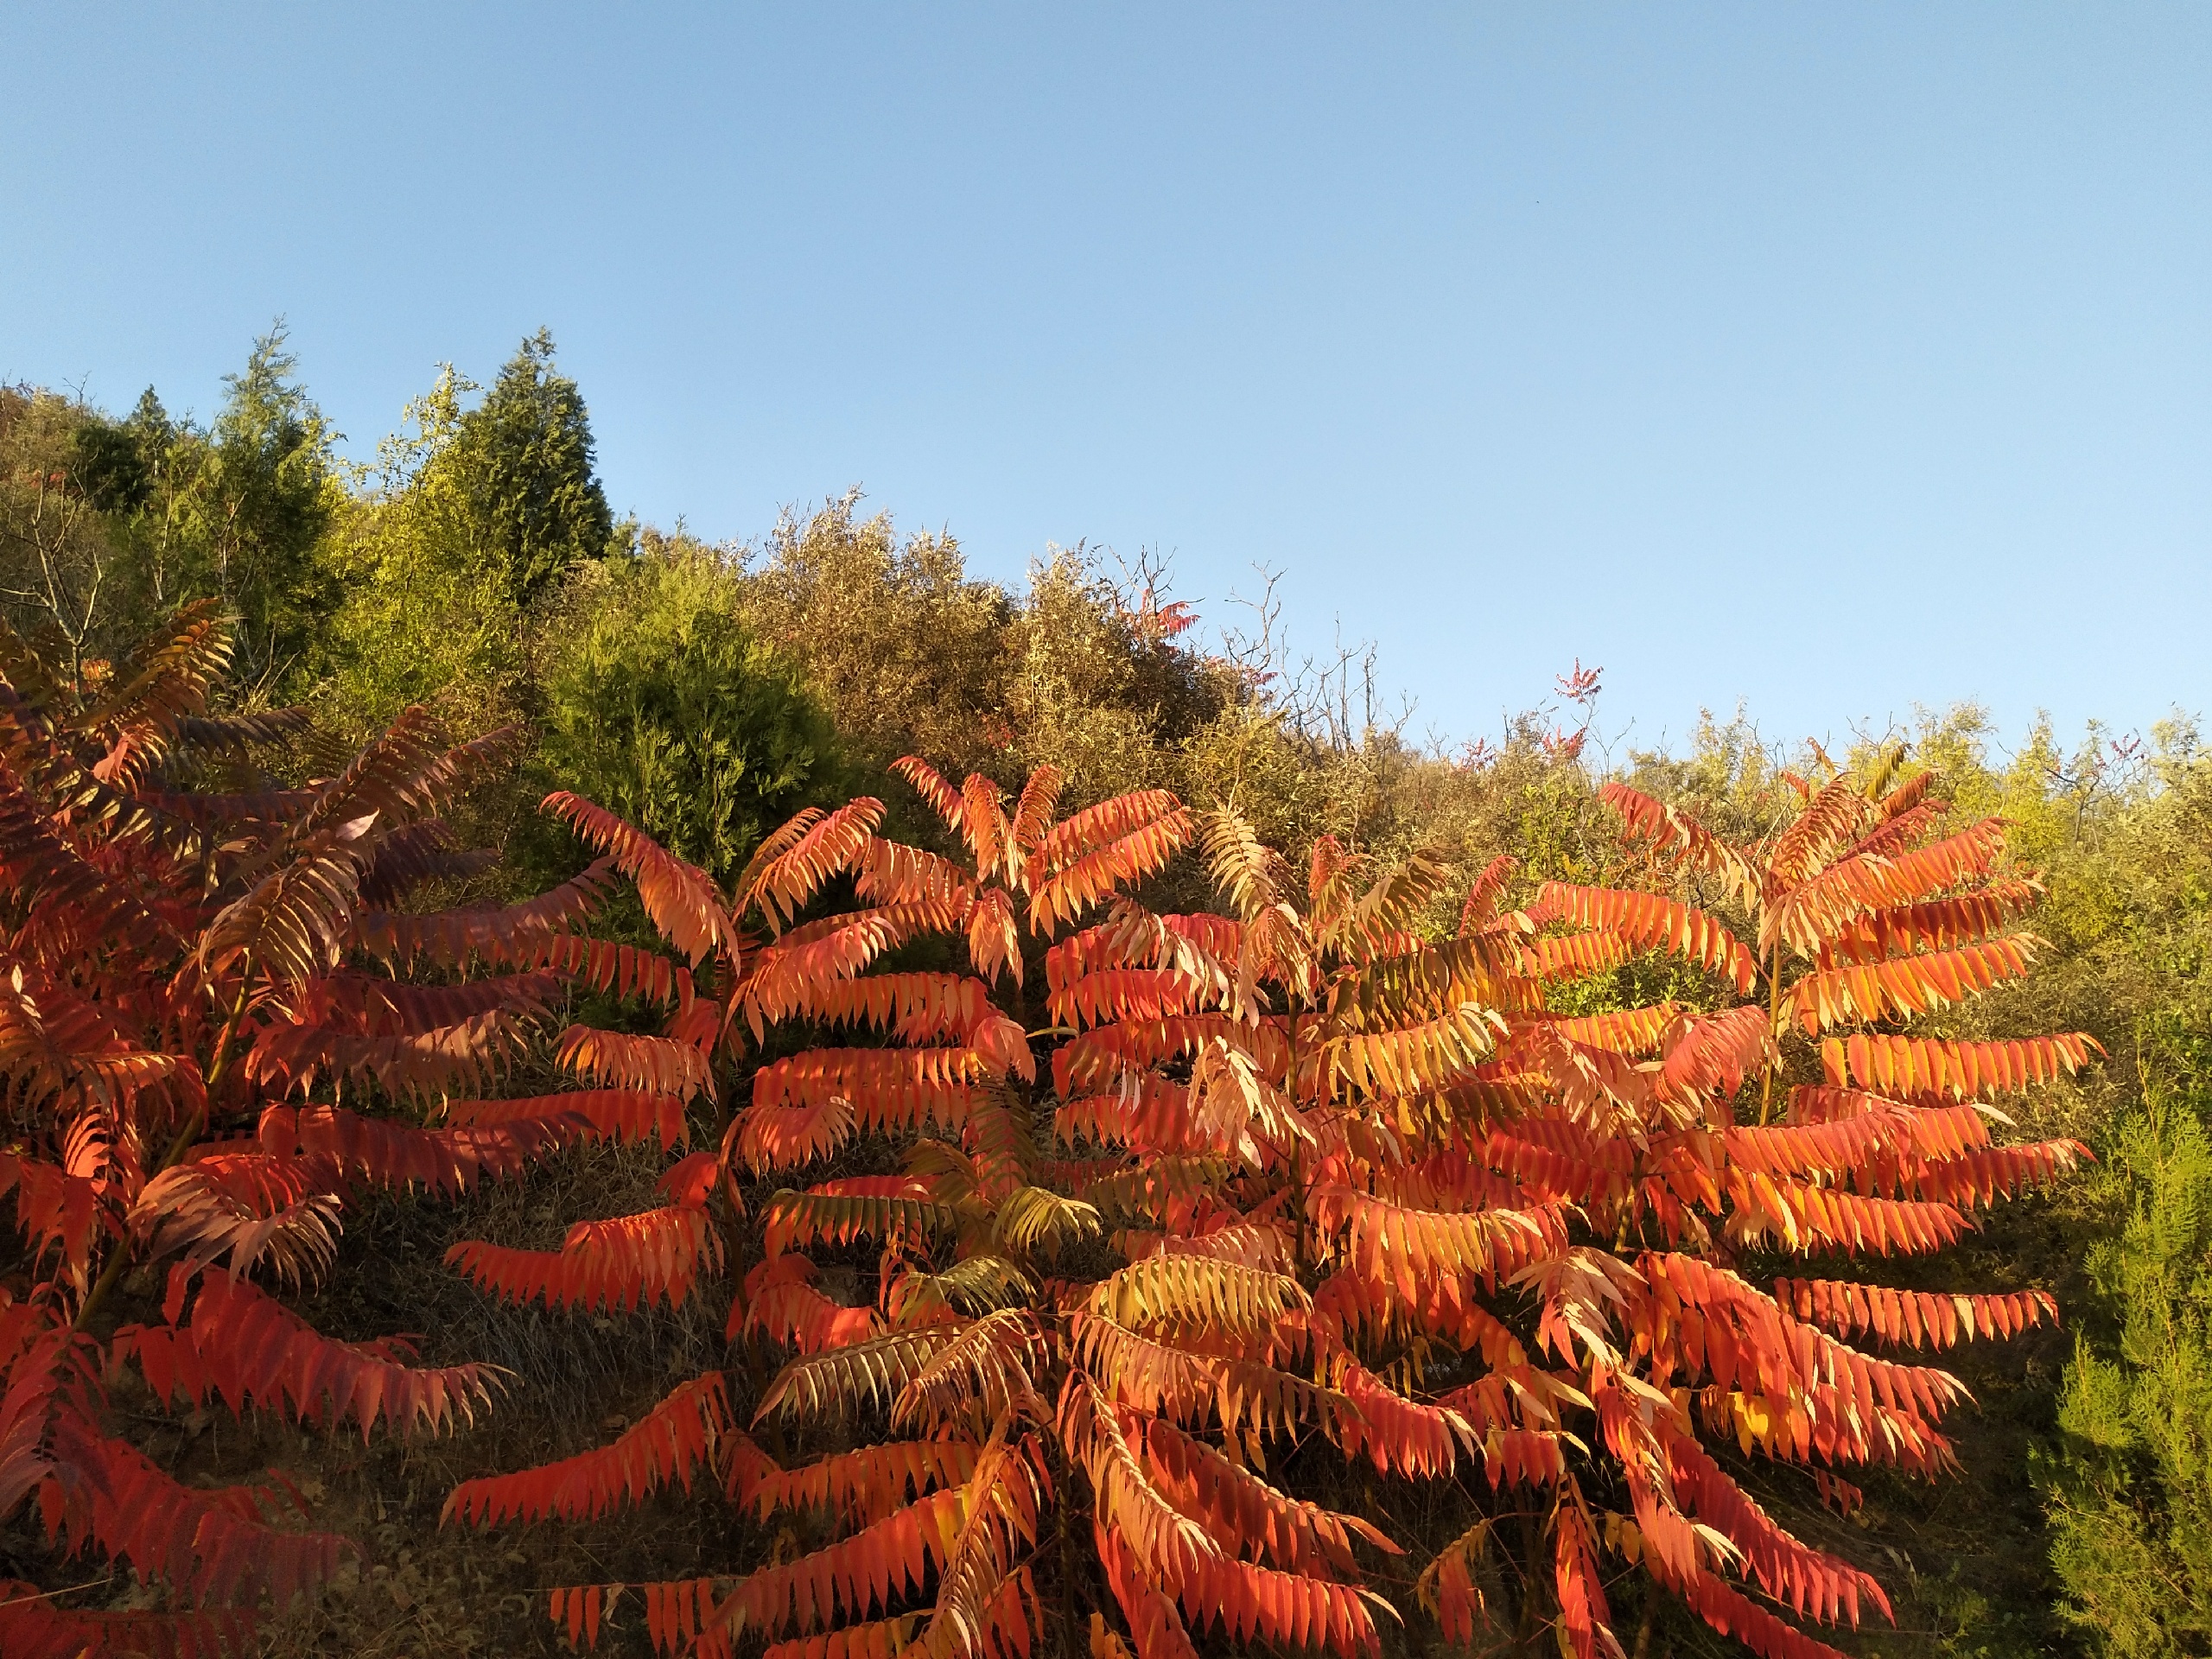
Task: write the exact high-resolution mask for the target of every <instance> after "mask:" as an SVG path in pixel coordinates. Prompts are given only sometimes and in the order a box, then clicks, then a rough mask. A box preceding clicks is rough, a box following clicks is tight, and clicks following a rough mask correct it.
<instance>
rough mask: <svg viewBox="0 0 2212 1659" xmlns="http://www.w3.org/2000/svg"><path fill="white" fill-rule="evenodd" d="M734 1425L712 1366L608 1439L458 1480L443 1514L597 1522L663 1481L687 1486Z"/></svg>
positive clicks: (484, 1522)
mask: <svg viewBox="0 0 2212 1659" xmlns="http://www.w3.org/2000/svg"><path fill="white" fill-rule="evenodd" d="M731 1427H732V1425H731V1422H730V1416H729V1400H728V1395H727V1393H726V1392H725V1390H724V1388H723V1383H722V1376H721V1372H719V1371H709V1373H707V1374H706V1375H705V1376H698V1377H694V1378H693V1379H692V1380H691V1381H690V1382H689V1383H683V1384H682V1385H681V1386H680V1387H678V1388H677V1389H676V1390H675V1391H674V1392H673V1393H671V1394H670V1395H668V1396H667V1398H665V1399H664V1400H663V1401H661V1402H660V1403H659V1404H658V1405H657V1406H655V1407H654V1408H652V1410H651V1411H649V1412H647V1413H646V1414H645V1415H644V1416H643V1417H641V1418H639V1420H638V1421H637V1422H636V1423H635V1424H634V1425H632V1427H629V1428H627V1429H626V1430H624V1431H623V1433H622V1434H621V1435H620V1437H619V1438H618V1439H616V1440H613V1441H612V1442H611V1443H610V1444H608V1445H606V1446H600V1447H598V1448H597V1449H595V1450H594V1451H590V1452H581V1453H579V1454H578V1455H576V1456H575V1457H573V1458H563V1459H562V1460H561V1461H560V1462H558V1463H549V1464H544V1465H540V1466H539V1467H537V1468H535V1469H518V1470H517V1471H515V1472H514V1473H512V1474H508V1475H493V1476H490V1477H487V1478H483V1479H480V1480H465V1481H463V1482H461V1484H460V1485H458V1486H456V1487H454V1489H453V1491H451V1492H450V1493H449V1494H448V1496H447V1497H446V1501H445V1507H444V1508H443V1509H442V1510H441V1511H440V1512H439V1517H438V1518H439V1521H440V1523H441V1524H442V1523H443V1522H448V1521H454V1520H458V1521H460V1522H461V1523H462V1524H463V1525H464V1526H479V1527H488V1526H497V1525H499V1524H500V1523H501V1522H505V1521H510V1520H514V1521H540V1520H543V1519H544V1518H545V1517H546V1516H559V1517H560V1518H561V1519H563V1520H564V1521H593V1520H596V1519H598V1518H599V1517H600V1516H602V1515H605V1514H607V1513H609V1512H611V1511H612V1510H615V1509H617V1508H619V1507H620V1506H621V1505H623V1504H625V1503H628V1504H633V1505H634V1504H637V1503H642V1502H643V1501H644V1500H645V1497H646V1496H647V1494H649V1493H651V1492H653V1491H657V1490H658V1489H660V1488H662V1487H664V1486H671V1485H680V1486H682V1487H683V1490H684V1491H687V1492H688V1491H690V1490H691V1476H692V1471H694V1470H696V1469H697V1468H699V1467H701V1466H702V1465H711V1463H712V1462H713V1459H714V1457H715V1447H716V1446H717V1445H718V1444H719V1443H720V1441H721V1437H722V1436H723V1435H724V1434H726V1433H728V1432H729V1431H730V1429H731Z"/></svg>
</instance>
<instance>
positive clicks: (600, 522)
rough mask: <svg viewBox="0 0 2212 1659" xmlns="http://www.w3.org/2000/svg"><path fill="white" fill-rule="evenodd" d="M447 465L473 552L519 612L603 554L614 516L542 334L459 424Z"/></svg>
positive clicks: (569, 391) (566, 384) (581, 420)
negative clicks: (497, 570)
mask: <svg viewBox="0 0 2212 1659" xmlns="http://www.w3.org/2000/svg"><path fill="white" fill-rule="evenodd" d="M446 464H447V465H448V466H449V467H452V468H454V474H455V476H456V477H457V478H459V479H460V480H462V483H463V486H464V487H465V489H466V491H467V497H468V500H469V505H470V508H471V510H472V512H473V515H474V519H475V521H476V522H475V527H474V534H475V536H476V537H477V538H478V542H479V550H480V552H481V554H483V555H484V556H486V557H493V558H496V559H497V560H498V561H499V563H500V564H501V565H502V566H503V568H504V569H505V573H506V580H507V584H508V589H509V591H510V592H511V593H512V595H513V597H514V599H515V601H516V602H517V603H518V604H524V605H526V604H528V603H529V602H530V601H531V600H533V599H536V598H537V596H538V595H539V594H543V593H544V592H546V591H547V590H548V589H549V588H550V587H551V586H552V585H553V584H554V583H555V582H556V580H557V579H558V578H559V577H560V575H562V573H563V572H564V571H566V570H567V569H569V567H570V566H571V565H573V564H575V563H576V561H578V560H579V559H590V558H598V557H600V556H602V555H604V554H605V553H606V551H607V545H608V543H609V541H610V540H611V539H612V538H613V535H614V516H613V512H610V511H609V510H608V507H607V493H606V491H605V490H603V489H602V488H601V487H600V482H599V479H598V476H597V474H595V473H594V471H593V454H592V436H591V421H590V417H589V416H588V415H587V413H586V412H585V410H584V400H583V395H582V392H580V391H578V390H577V389H576V383H575V381H574V380H571V379H570V378H569V377H568V376H566V375H564V374H561V373H559V372H556V370H555V368H554V365H553V336H552V335H551V334H549V333H547V332H546V331H545V330H544V329H543V328H541V329H539V330H538V331H537V333H536V334H532V335H531V336H530V337H529V338H528V339H527V340H524V341H523V343H522V345H521V347H520V348H519V349H518V351H517V352H516V353H515V354H514V356H513V357H512V359H509V360H508V363H507V365H506V367H505V368H504V369H502V370H500V371H499V379H498V380H497V381H496V382H495V383H494V384H493V387H492V390H491V391H489V392H487V393H486V395H485V398H484V401H483V402H482V403H481V404H479V405H477V407H476V408H474V409H473V410H469V411H468V413H467V414H466V415H464V416H461V432H460V435H459V436H458V438H457V439H456V441H455V442H454V446H453V448H452V451H451V452H450V454H448V456H447V458H446Z"/></svg>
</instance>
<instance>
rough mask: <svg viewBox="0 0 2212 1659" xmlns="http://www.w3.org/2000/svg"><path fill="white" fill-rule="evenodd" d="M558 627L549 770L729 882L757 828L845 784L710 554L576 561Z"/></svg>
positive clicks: (811, 707)
mask: <svg viewBox="0 0 2212 1659" xmlns="http://www.w3.org/2000/svg"><path fill="white" fill-rule="evenodd" d="M570 603H571V604H572V605H573V606H574V607H575V617H574V620H573V621H572V622H571V623H570V625H569V626H565V627H563V628H560V629H558V630H557V631H556V642H555V643H554V645H552V647H551V649H552V652H553V654H552V656H551V658H550V661H549V663H548V664H547V669H546V676H545V683H544V690H543V695H544V703H545V706H544V713H543V734H544V735H543V747H542V749H541V759H542V760H543V765H544V766H545V768H546V770H547V772H549V774H550V775H551V776H552V777H554V778H556V779H558V780H559V782H560V783H561V785H563V787H565V788H569V789H572V790H574V791H576V792H577V793H578V794H581V795H583V796H586V797H588V798H590V799H592V800H594V801H596V802H597V803H599V804H601V806H604V807H606V808H607V810H610V811H613V812H615V813H618V814H620V816H621V817H624V818H626V819H627V820H629V821H630V822H631V823H634V824H637V825H639V827H640V828H642V829H645V831H646V833H647V834H649V835H651V836H653V837H654V838H655V839H656V840H658V842H660V843H661V844H662V845H663V846H664V847H667V848H669V849H671V851H673V852H675V853H676V854H677V855H679V856H680V857H683V858H684V859H686V860H689V861H690V862H692V863H695V864H697V865H699V866H700V867H702V868H704V869H707V870H709V871H711V872H712V873H713V874H714V875H715V879H716V880H720V881H723V882H725V883H727V882H728V880H729V879H730V878H731V877H733V876H734V875H735V874H737V872H738V871H739V870H740V869H741V868H742V867H743V865H744V863H745V861H746V859H747V857H748V856H750V855H751V854H752V851H753V847H754V846H755V845H756V844H757V843H758V842H759V841H760V836H761V835H762V834H763V833H765V832H766V830H767V829H770V828H771V827H772V826H773V825H775V824H779V823H782V822H783V821H784V820H785V818H787V817H790V816H791V814H792V813H793V812H795V811H797V810H798V809H799V808H801V807H802V806H804V805H806V804H809V803H810V802H812V801H814V800H816V799H817V798H821V797H823V795H824V794H825V793H834V792H835V791H836V790H837V789H838V787H839V786H840V785H841V783H842V781H843V775H844V774H843V766H842V762H841V761H840V760H839V759H838V754H837V744H836V734H835V732H834V730H833V728H831V725H830V722H829V716H828V715H827V714H825V713H824V712H823V709H822V708H821V706H820V704H819V703H818V702H817V701H816V699H815V697H814V696H812V694H811V693H810V692H809V691H808V690H807V689H806V687H805V686H804V683H803V682H802V681H801V679H800V677H799V676H798V671H796V670H794V669H793V668H792V667H791V666H790V664H788V663H787V662H785V659H784V658H781V657H780V656H779V655H778V654H777V653H776V652H774V651H772V649H771V648H769V647H768V646H767V645H763V644H762V643H761V642H760V640H758V639H754V638H753V636H752V634H751V633H750V632H747V629H746V628H745V626H744V625H743V624H742V623H741V621H740V620H739V619H738V616H737V611H736V606H737V580H736V578H735V577H734V575H732V574H731V573H730V571H729V570H728V569H727V568H726V567H725V566H724V565H723V564H722V563H721V562H720V561H719V560H717V559H716V558H715V556H713V555H712V554H711V553H709V552H705V551H701V550H692V549H686V548H680V547H679V548H675V549H672V550H671V549H666V548H662V549H657V550H652V551H648V552H647V553H646V554H645V555H643V556H639V557H638V558H634V559H630V560H625V561H621V562H620V563H607V564H603V565H594V566H591V567H588V568H587V569H584V570H583V571H582V573H580V575H579V576H578V578H577V580H576V588H575V594H573V595H572V598H571V601H570Z"/></svg>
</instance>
